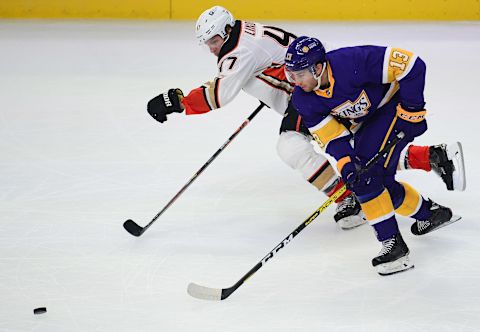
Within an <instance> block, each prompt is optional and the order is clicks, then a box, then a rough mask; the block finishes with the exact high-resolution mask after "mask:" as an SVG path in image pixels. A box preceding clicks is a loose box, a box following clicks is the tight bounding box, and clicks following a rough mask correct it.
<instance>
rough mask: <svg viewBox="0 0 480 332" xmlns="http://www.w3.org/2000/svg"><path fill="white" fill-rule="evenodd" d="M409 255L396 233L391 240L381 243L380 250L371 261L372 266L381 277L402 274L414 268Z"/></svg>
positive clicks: (400, 236)
mask: <svg viewBox="0 0 480 332" xmlns="http://www.w3.org/2000/svg"><path fill="white" fill-rule="evenodd" d="M409 253H410V251H409V250H408V247H407V245H406V244H405V241H403V238H402V235H401V234H400V233H397V235H395V236H394V237H392V238H391V239H388V240H385V241H382V250H380V252H379V253H378V256H377V257H375V258H374V259H372V265H373V266H374V267H375V268H376V269H377V272H378V274H380V275H382V276H388V275H390V274H394V273H398V272H402V271H405V270H408V269H411V268H413V267H414V265H413V263H411V262H410V260H409V258H408V254H409Z"/></svg>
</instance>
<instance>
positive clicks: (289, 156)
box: [277, 131, 338, 191]
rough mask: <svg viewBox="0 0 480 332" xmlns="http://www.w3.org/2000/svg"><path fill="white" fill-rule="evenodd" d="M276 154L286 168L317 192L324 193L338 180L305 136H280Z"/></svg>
mask: <svg viewBox="0 0 480 332" xmlns="http://www.w3.org/2000/svg"><path fill="white" fill-rule="evenodd" d="M277 153H278V155H279V156H280V159H282V160H283V161H284V162H285V163H286V164H287V165H288V166H290V167H291V168H292V169H294V170H297V171H299V172H300V174H302V176H303V178H304V179H306V180H307V181H308V182H310V183H311V184H312V185H314V186H315V187H316V188H318V189H319V190H322V191H325V189H326V188H328V187H329V186H331V185H332V184H333V182H334V181H335V180H336V179H337V178H338V176H337V174H336V173H335V170H334V168H333V167H332V165H330V162H329V161H328V160H327V158H325V156H323V155H322V154H320V153H318V152H316V151H315V150H314V148H313V145H312V143H311V140H310V139H309V138H308V137H306V136H305V135H303V134H301V133H298V132H295V131H286V132H283V133H281V134H280V137H279V138H278V143H277Z"/></svg>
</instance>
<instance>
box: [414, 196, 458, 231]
mask: <svg viewBox="0 0 480 332" xmlns="http://www.w3.org/2000/svg"><path fill="white" fill-rule="evenodd" d="M430 201H431V202H432V206H431V207H430V211H432V215H431V216H430V218H428V219H427V220H417V221H415V222H414V223H413V225H412V227H411V228H410V229H411V231H412V233H413V234H415V235H424V234H427V233H430V232H433V231H434V230H436V229H438V228H441V227H444V226H447V225H450V224H452V223H454V222H455V221H458V220H460V219H461V217H460V216H456V215H453V214H452V210H450V209H449V208H447V207H445V206H442V205H440V204H437V203H435V202H433V201H432V200H430Z"/></svg>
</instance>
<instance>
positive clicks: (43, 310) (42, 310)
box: [33, 307, 47, 315]
mask: <svg viewBox="0 0 480 332" xmlns="http://www.w3.org/2000/svg"><path fill="white" fill-rule="evenodd" d="M46 312H47V308H45V307H40V308H35V309H33V313H34V314H35V315H41V314H44V313H46Z"/></svg>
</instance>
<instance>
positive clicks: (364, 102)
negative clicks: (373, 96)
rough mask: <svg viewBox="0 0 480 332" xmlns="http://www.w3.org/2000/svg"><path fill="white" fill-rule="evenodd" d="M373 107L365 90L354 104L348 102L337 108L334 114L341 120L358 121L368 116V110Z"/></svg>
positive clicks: (333, 111)
mask: <svg viewBox="0 0 480 332" xmlns="http://www.w3.org/2000/svg"><path fill="white" fill-rule="evenodd" d="M370 106H372V104H371V103H370V100H369V99H368V96H367V93H366V92H365V90H362V93H360V96H358V98H357V100H355V101H354V102H352V101H350V100H347V101H346V102H344V103H343V104H341V105H340V106H337V107H335V108H334V109H333V110H332V112H331V113H332V114H333V115H336V116H339V117H341V118H349V119H356V118H360V117H362V116H365V115H367V114H368V110H369V108H370Z"/></svg>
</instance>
